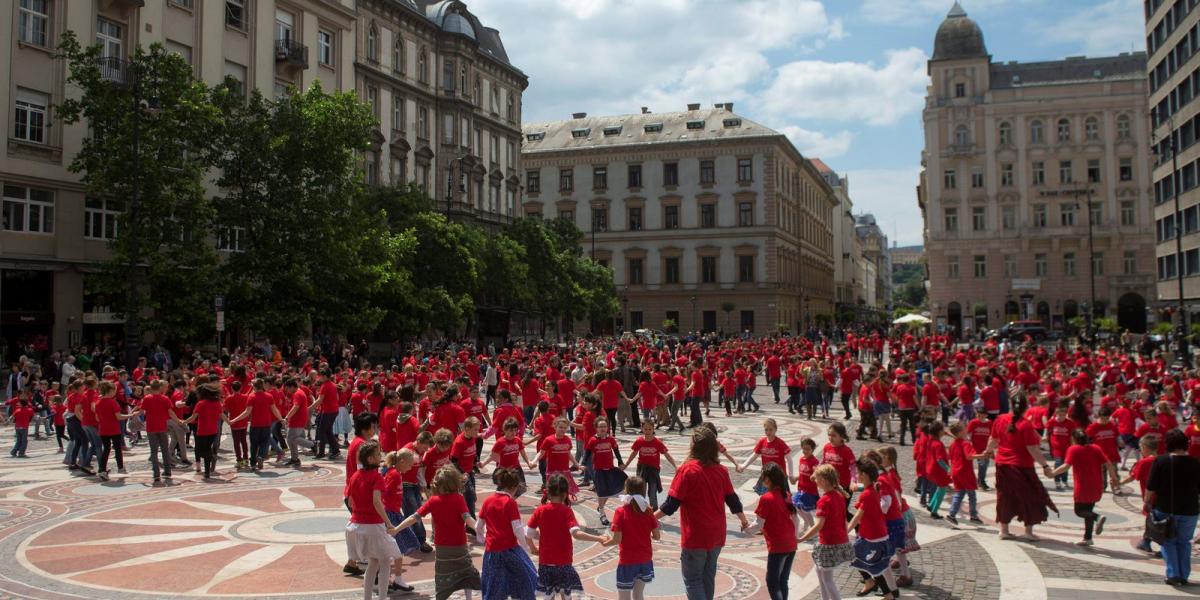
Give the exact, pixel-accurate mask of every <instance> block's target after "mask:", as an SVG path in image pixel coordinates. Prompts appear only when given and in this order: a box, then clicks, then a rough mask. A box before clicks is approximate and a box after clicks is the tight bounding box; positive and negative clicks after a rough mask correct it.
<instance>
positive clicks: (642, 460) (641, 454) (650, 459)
mask: <svg viewBox="0 0 1200 600" xmlns="http://www.w3.org/2000/svg"><path fill="white" fill-rule="evenodd" d="M666 451H667V446H666V445H665V444H663V443H662V440H660V439H658V438H654V439H653V440H646V438H644V437H639V438H638V439H636V440H633V453H634V454H636V455H637V457H638V464H639V465H646V466H647V467H654V468H655V469H658V468H661V465H662V454H663V453H664V452H666Z"/></svg>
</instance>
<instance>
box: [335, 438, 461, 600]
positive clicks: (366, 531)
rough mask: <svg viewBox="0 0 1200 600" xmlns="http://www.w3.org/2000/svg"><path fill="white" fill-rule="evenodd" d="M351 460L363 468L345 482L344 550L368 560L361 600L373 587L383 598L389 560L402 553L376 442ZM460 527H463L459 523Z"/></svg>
mask: <svg viewBox="0 0 1200 600" xmlns="http://www.w3.org/2000/svg"><path fill="white" fill-rule="evenodd" d="M354 460H355V462H358V463H360V464H361V465H362V468H360V469H358V470H357V471H355V473H354V475H353V476H352V477H350V480H349V481H347V482H346V487H347V490H348V493H347V496H346V502H347V504H348V505H349V508H350V523H349V524H348V525H346V551H347V553H348V554H349V556H350V560H351V561H356V562H366V563H367V569H366V571H365V573H364V575H363V600H371V597H372V591H373V590H376V589H377V590H379V598H380V600H385V599H386V598H387V597H388V580H389V574H390V572H391V569H392V567H391V565H392V561H394V560H397V559H399V558H401V557H403V556H404V555H403V554H402V553H401V552H400V548H399V547H398V546H397V545H396V540H395V538H394V537H393V536H395V535H396V534H397V533H398V532H399V531H401V528H400V527H397V526H396V525H395V524H393V523H392V521H391V519H390V517H389V516H388V514H387V510H386V508H385V507H384V504H383V492H384V479H383V476H382V475H380V474H379V462H380V451H379V444H378V443H377V442H374V441H370V442H366V443H363V444H362V445H360V446H359V447H358V456H357V457H355V459H354ZM406 522H407V521H406ZM459 531H460V532H461V531H462V528H461V527H460V528H459Z"/></svg>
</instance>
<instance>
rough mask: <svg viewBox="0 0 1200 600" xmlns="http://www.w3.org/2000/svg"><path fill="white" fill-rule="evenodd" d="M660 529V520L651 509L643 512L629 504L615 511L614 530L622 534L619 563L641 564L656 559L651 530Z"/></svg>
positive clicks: (618, 554) (618, 555) (618, 556)
mask: <svg viewBox="0 0 1200 600" xmlns="http://www.w3.org/2000/svg"><path fill="white" fill-rule="evenodd" d="M655 529H658V520H657V519H655V518H654V513H652V512H650V511H646V512H641V511H639V510H638V509H637V508H635V507H633V506H629V505H625V506H622V507H621V508H618V509H617V510H616V512H614V513H613V518H612V530H613V531H615V532H618V533H620V534H621V542H620V544H618V546H619V552H618V553H617V564H619V565H640V564H642V563H646V562H650V561H651V560H653V559H654V550H653V548H652V547H651V545H650V544H651V542H650V535H651V532H652V531H654V530H655Z"/></svg>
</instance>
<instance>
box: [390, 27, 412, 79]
mask: <svg viewBox="0 0 1200 600" xmlns="http://www.w3.org/2000/svg"><path fill="white" fill-rule="evenodd" d="M392 70H393V71H395V72H397V73H404V72H405V71H407V70H408V64H406V63H405V56H404V38H402V37H400V36H396V41H395V42H393V43H392Z"/></svg>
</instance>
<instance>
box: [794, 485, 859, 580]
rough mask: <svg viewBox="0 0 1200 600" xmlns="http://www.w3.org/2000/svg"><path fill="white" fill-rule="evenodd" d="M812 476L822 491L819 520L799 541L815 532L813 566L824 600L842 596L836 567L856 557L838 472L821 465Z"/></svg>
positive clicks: (808, 537)
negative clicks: (834, 574)
mask: <svg viewBox="0 0 1200 600" xmlns="http://www.w3.org/2000/svg"><path fill="white" fill-rule="evenodd" d="M813 480H814V481H815V482H816V483H817V489H818V490H820V492H821V499H820V500H817V510H816V514H815V516H816V520H815V521H814V523H813V525H812V527H809V528H808V531H805V532H804V534H803V535H801V536H800V538H799V539H798V540H797V541H800V542H804V541H807V540H808V539H810V538H812V537H814V536H816V538H817V545H816V547H815V548H813V551H812V562H813V566H814V567H815V568H816V570H817V581H818V583H819V584H820V594H821V600H841V598H842V596H841V594H839V593H838V587H837V581H835V580H834V578H833V570H834V569H835V568H837V567H838V566H839V565H842V564H845V563H848V562H850V561H851V560H854V558H855V554H854V547H853V546H851V545H850V536H849V534H848V533H847V531H846V497H847V496H848V492H846V491H844V490H843V489H842V487H841V485H840V483H839V481H838V472H837V470H835V469H834V468H833V466H832V465H821V466H819V467H817V469H816V470H815V471H813Z"/></svg>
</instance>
